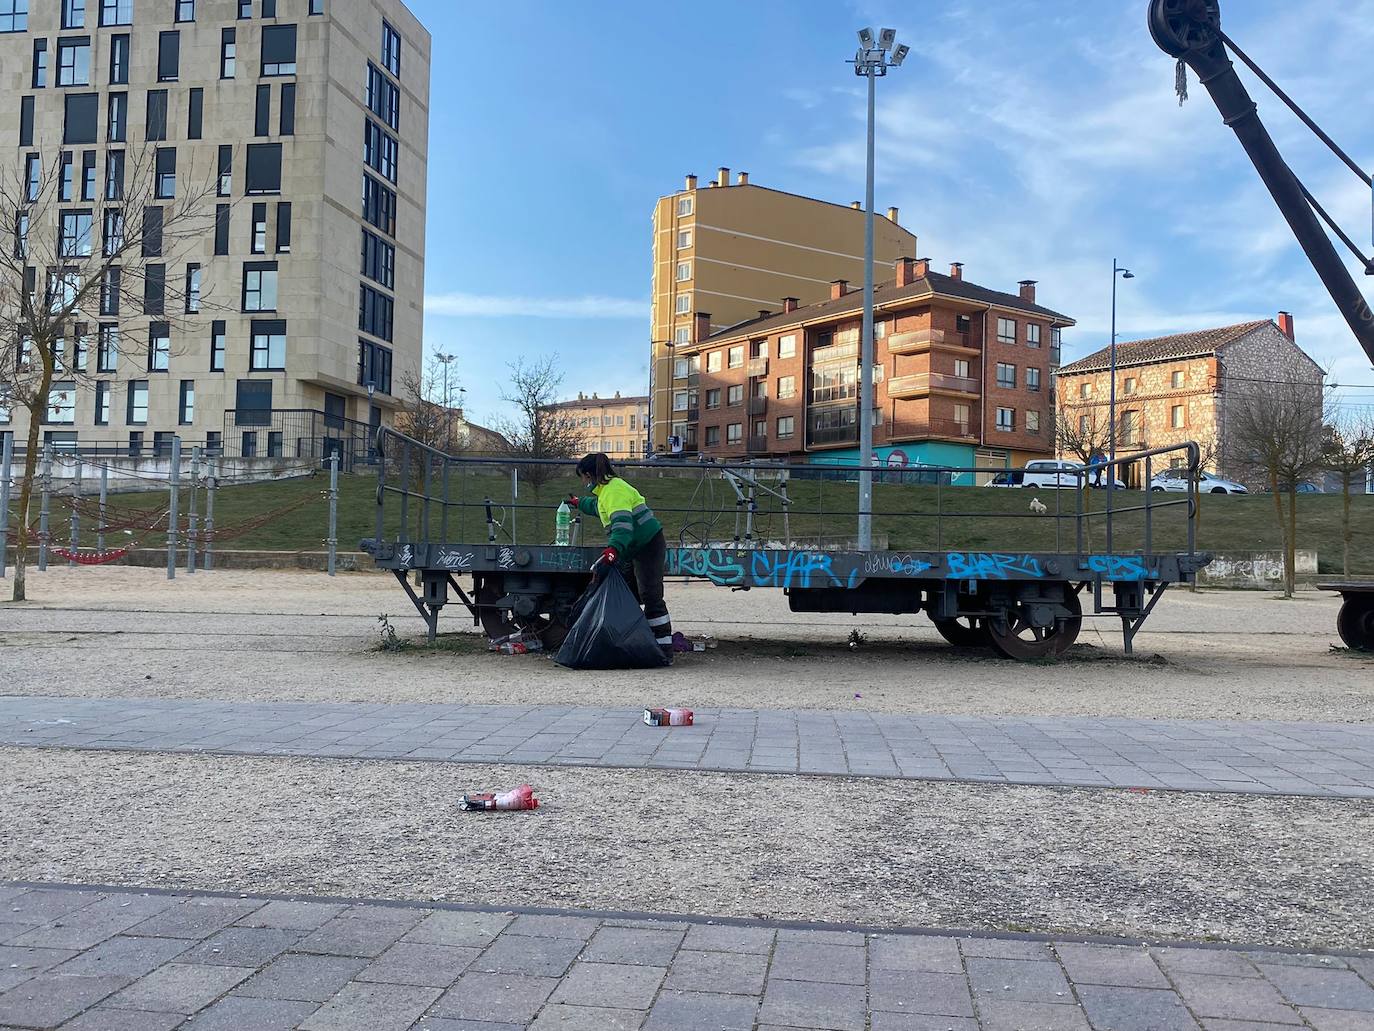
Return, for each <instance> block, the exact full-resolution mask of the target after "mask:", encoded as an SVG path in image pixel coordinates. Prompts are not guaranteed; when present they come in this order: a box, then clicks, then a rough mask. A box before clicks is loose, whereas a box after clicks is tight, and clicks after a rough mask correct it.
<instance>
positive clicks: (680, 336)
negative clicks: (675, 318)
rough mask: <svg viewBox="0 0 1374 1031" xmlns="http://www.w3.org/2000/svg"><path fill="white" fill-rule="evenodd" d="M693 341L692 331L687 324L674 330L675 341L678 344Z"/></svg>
mask: <svg viewBox="0 0 1374 1031" xmlns="http://www.w3.org/2000/svg"><path fill="white" fill-rule="evenodd" d="M691 342H692V331H691V330H690V329H688V328H687V327H686V326H678V327H677V329H675V330H673V343H674V344H676V345H681V344H690V343H691Z"/></svg>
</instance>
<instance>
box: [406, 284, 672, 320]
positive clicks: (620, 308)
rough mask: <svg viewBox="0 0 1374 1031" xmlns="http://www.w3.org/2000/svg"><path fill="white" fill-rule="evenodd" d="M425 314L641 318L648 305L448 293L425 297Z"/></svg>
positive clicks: (612, 299) (592, 299)
mask: <svg viewBox="0 0 1374 1031" xmlns="http://www.w3.org/2000/svg"><path fill="white" fill-rule="evenodd" d="M425 314H426V315H449V316H461V317H468V318H489V319H499V318H517V317H518V318H533V319H644V320H645V321H648V318H649V302H648V301H644V300H633V299H630V298H625V297H602V296H599V295H596V294H586V295H583V296H581V297H520V296H515V295H499V294H498V295H493V294H470V293H463V292H461V291H449V292H447V293H441V294H427V295H426V296H425Z"/></svg>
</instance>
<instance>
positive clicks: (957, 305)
mask: <svg viewBox="0 0 1374 1031" xmlns="http://www.w3.org/2000/svg"><path fill="white" fill-rule="evenodd" d="M873 300H874V358H875V368H874V387H875V389H874V394H875V399H874V400H875V411H874V414H873V418H874V428H873V441H874V448H875V454H876V455H877V456H878V457H879V458H880V459H881V460H882V461H883V462H885V463H887V464H889V465H894V466H901V465H917V464H924V465H944V466H972V465H997V466H1005V465H1019V464H1022V463H1024V462H1025V461H1028V460H1030V459H1032V458H1036V457H1043V456H1045V455H1048V454H1051V453H1053V450H1054V427H1053V418H1052V403H1051V402H1052V397H1051V373H1052V371H1053V370H1054V368H1055V367H1056V366H1057V364H1058V355H1059V332H1060V330H1061V329H1062V328H1063V327H1065V326H1072V325H1074V321H1073V319H1071V318H1069V317H1068V316H1066V315H1062V314H1060V313H1059V312H1056V311H1052V310H1050V309H1049V308H1045V307H1042V306H1041V305H1039V304H1037V303H1036V301H1035V283H1034V281H1032V280H1024V281H1022V283H1021V284H1020V289H1019V291H1018V293H1015V294H1012V293H1003V292H1000V291H997V290H990V289H988V288H986V287H982V286H978V285H976V284H974V283H971V282H969V281H968V280H966V279H964V277H963V269H962V266H960V265H958V264H955V265H953V266H951V268H950V273H949V275H942V274H940V273H937V272H934V271H932V270H931V268H930V261H929V260H928V259H925V258H921V259H914V258H901V259H899V260H898V261H897V263H896V274H895V276H894V277H893V279H892V280H891V281H890V282H887V283H880V284H877V285H876V286H875V288H874V297H873ZM862 312H863V291H862V290H861V289H859V288H851V286H850V284H848V283H847V282H845V281H844V280H836V281H835V282H833V283H832V284H831V293H830V298H829V299H828V300H825V301H821V302H820V303H817V304H811V305H806V306H801V305H798V304H797V303H796V300H795V298H784V299H783V310H782V311H781V312H780V313H776V314H774V313H771V312H767V311H761V312H760V313H759V315H758V317H757V318H755V319H753V320H752V321H750V322H746V323H743V324H741V325H737V326H733V327H731V328H730V329H727V330H724V331H721V332H718V333H714V334H711V333H709V326H710V316H709V315H707V314H705V313H698V314H697V336H696V339H694V340H693V342H692V343H691V344H690V345H688V346H685V347H678V348H676V361H677V362H678V363H680V364H684V363H685V369H684V370H683V371H685V372H687V374H688V375H689V376H690V377H691V379H690V380H689V381H688V382H687V384H686V386H685V387H683V388H679V389H676V390H675V391H674V394H673V401H672V405H673V409H674V416H673V418H674V421H678V420H683V421H685V422H686V424H687V427H688V439H687V448H688V450H690V451H696V450H699V451H701V452H702V453H703V454H705V455H709V456H713V457H717V458H721V459H739V458H744V457H747V456H748V457H767V458H772V459H780V458H781V459H786V460H807V461H813V462H836V463H847V462H854V461H857V460H858V456H859V451H858V446H857V445H858V441H859V423H858V417H859V412H858V382H859V346H860V339H859V336H860V326H861V321H862ZM676 378H677V377H676V376H675V379H676Z"/></svg>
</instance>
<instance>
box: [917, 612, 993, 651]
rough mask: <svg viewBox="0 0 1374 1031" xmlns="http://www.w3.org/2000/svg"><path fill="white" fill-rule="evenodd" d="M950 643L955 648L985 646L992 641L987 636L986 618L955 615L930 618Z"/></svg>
mask: <svg viewBox="0 0 1374 1031" xmlns="http://www.w3.org/2000/svg"><path fill="white" fill-rule="evenodd" d="M930 621H931V622H932V623H934V624H935V629H936V630H938V631H939V633H940V636H941V637H943V638H944V639H945V640H946V641H948V642H949V643H950V644H952V645H954V646H955V647H956V648H986V647H988V645H989V644H991V643H992V642H991V641H990V640H989V638H988V624H987V620H985V619H983V618H982V617H980V616H956V617H954V618H952V619H936V618H934V617H933V616H932V617H931V620H930Z"/></svg>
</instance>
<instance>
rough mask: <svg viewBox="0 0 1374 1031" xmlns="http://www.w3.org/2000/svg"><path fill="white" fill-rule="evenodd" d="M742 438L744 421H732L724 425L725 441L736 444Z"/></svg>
mask: <svg viewBox="0 0 1374 1031" xmlns="http://www.w3.org/2000/svg"><path fill="white" fill-rule="evenodd" d="M743 439H744V423H742V422H732V423H731V424H730V425H729V426H727V427H725V443H727V444H738V443H739V442H740V441H742V440H743Z"/></svg>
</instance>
